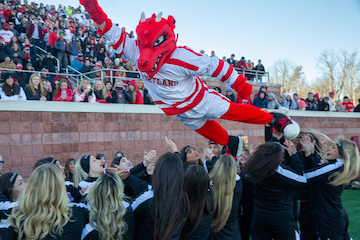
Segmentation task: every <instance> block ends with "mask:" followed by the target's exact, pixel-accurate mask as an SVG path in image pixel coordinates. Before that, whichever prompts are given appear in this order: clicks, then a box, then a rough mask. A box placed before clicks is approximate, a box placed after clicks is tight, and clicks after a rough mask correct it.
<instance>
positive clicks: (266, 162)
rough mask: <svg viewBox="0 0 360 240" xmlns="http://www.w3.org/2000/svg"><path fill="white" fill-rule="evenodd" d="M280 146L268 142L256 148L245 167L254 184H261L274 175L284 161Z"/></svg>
mask: <svg viewBox="0 0 360 240" xmlns="http://www.w3.org/2000/svg"><path fill="white" fill-rule="evenodd" d="M283 155H284V154H283V151H282V147H281V146H280V144H277V143H274V142H268V143H264V144H261V145H260V146H258V147H257V148H256V151H255V152H253V153H252V154H251V156H250V158H249V159H248V160H247V162H246V165H245V167H244V171H245V174H248V175H250V176H251V180H252V181H253V182H254V183H260V182H262V181H263V180H264V179H266V178H268V177H269V176H271V175H273V174H274V173H275V171H276V169H277V167H278V166H279V165H280V163H281V161H282V159H283Z"/></svg>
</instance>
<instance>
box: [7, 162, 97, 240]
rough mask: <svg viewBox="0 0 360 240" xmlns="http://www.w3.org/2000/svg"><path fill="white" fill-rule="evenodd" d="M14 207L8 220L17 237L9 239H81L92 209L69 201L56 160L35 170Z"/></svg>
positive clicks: (14, 235) (11, 231)
mask: <svg viewBox="0 0 360 240" xmlns="http://www.w3.org/2000/svg"><path fill="white" fill-rule="evenodd" d="M29 203H36V204H29ZM9 207H11V206H9ZM12 207H13V208H14V209H13V211H12V213H11V215H10V216H9V217H8V222H9V223H10V224H11V227H10V229H9V230H10V233H11V234H12V236H13V237H12V238H8V239H24V238H25V236H26V237H28V238H33V239H53V237H52V236H54V235H55V238H56V239H60V240H62V239H64V240H65V239H74V240H75V239H80V237H81V232H82V230H83V228H84V226H85V224H86V223H88V216H87V211H88V210H90V207H89V206H88V205H85V204H82V205H78V204H74V203H70V204H69V200H68V196H67V193H66V188H65V181H64V174H63V172H62V171H61V170H60V169H59V168H58V167H57V166H56V165H54V164H43V165H41V166H39V167H37V168H36V169H35V170H34V171H33V173H32V174H31V176H30V179H29V182H28V185H27V187H26V188H25V190H24V192H23V193H22V194H21V195H20V198H19V200H18V204H17V205H16V206H12ZM70 210H71V211H70Z"/></svg>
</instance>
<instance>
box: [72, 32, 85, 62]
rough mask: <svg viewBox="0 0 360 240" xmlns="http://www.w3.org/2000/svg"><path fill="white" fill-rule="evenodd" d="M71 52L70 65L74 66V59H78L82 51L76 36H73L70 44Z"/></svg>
mask: <svg viewBox="0 0 360 240" xmlns="http://www.w3.org/2000/svg"><path fill="white" fill-rule="evenodd" d="M69 51H70V52H69V59H70V64H71V65H72V63H73V61H74V59H76V58H77V57H78V56H79V54H80V53H81V51H82V49H81V45H80V43H79V41H78V40H77V39H76V36H75V35H72V37H71V41H70V42H69Z"/></svg>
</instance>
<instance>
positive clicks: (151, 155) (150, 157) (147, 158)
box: [143, 150, 156, 167]
mask: <svg viewBox="0 0 360 240" xmlns="http://www.w3.org/2000/svg"><path fill="white" fill-rule="evenodd" d="M155 158H156V150H151V151H150V152H148V153H147V152H145V154H144V161H143V164H144V166H145V167H147V166H149V164H151V163H153V162H155V161H154V160H155Z"/></svg>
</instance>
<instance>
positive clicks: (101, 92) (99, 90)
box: [92, 80, 113, 103]
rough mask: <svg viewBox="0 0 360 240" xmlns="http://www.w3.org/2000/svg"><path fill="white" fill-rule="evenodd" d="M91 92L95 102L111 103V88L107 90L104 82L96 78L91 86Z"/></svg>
mask: <svg viewBox="0 0 360 240" xmlns="http://www.w3.org/2000/svg"><path fill="white" fill-rule="evenodd" d="M92 90H93V92H94V94H95V96H96V102H98V103H112V102H113V98H112V96H111V90H107V89H106V87H105V85H104V83H103V82H102V81H101V80H96V81H95V84H94V86H93V89H92Z"/></svg>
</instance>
